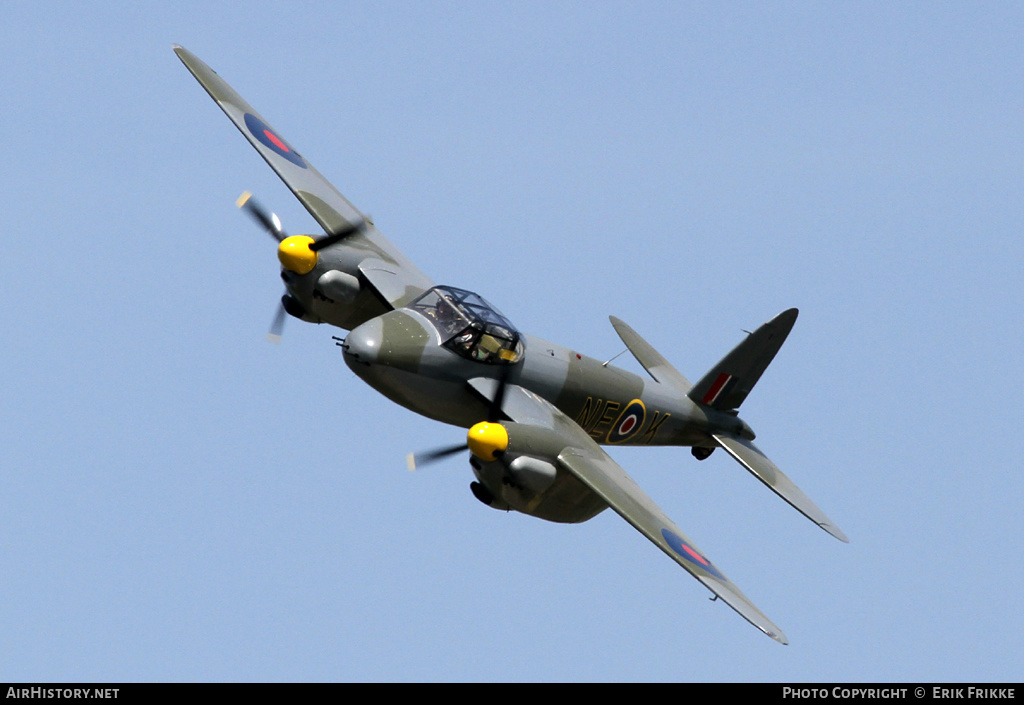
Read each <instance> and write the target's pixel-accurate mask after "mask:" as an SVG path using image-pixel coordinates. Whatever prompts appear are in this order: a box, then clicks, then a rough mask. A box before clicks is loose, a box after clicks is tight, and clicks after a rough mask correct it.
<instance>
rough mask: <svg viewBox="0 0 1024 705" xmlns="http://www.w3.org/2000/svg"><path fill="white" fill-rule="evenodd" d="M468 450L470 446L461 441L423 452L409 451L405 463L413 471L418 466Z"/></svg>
mask: <svg viewBox="0 0 1024 705" xmlns="http://www.w3.org/2000/svg"><path fill="white" fill-rule="evenodd" d="M466 450H469V446H468V445H466V444H465V443H460V444H458V445H456V446H447V447H445V448H436V449H434V450H428V451H426V452H423V453H409V455H407V456H405V464H406V466H407V467H408V468H409V470H410V471H412V470H415V469H416V468H417V467H418V466H421V465H430V464H432V463H436V462H438V461H439V460H444V459H445V458H447V457H448V456H450V455H456V454H457V453H461V452H463V451H466Z"/></svg>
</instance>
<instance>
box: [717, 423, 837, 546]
mask: <svg viewBox="0 0 1024 705" xmlns="http://www.w3.org/2000/svg"><path fill="white" fill-rule="evenodd" d="M714 439H715V440H716V441H717V442H718V445H720V446H722V448H724V449H725V452H727V453H728V454H729V455H731V456H732V457H734V458H735V459H736V460H737V461H738V462H739V463H740V465H742V466H743V467H745V468H746V469H747V470H749V471H750V472H751V473H752V474H753V475H754V476H755V477H757V479H758V480H760V481H761V482H763V483H764V484H766V485H768V487H770V488H771V490H772V491H773V492H774V493H775V494H777V495H779V496H780V497H782V498H783V499H784V500H786V501H787V502H789V503H790V504H791V505H793V506H794V507H795V508H796V510H797V511H798V512H800V513H801V514H803V515H804V516H805V517H807V518H808V519H810V520H811V521H813V522H814V523H815V524H817V525H818V526H820V527H821V528H822V529H824V530H825V531H827V532H828V533H830V534H832V535H833V536H835V537H836V538H837V539H839V540H840V541H842V542H843V543H850V539H848V538H846V534H844V533H843V532H842V531H841V530H840V529H839V527H838V526H836V525H835V523H834V522H833V521H832V520H831V519H829V518H828V517H827V516H826V515H825V512H823V511H821V510H820V509H818V505H816V504H815V503H814V502H812V501H811V500H810V498H809V497H808V496H807V495H805V494H804V493H803V492H802V491H801V490H800V488H799V487H797V486H796V485H794V484H793V481H792V480H790V479H789V478H788V477H786V476H785V474H783V472H782V471H781V470H779V469H778V468H777V467H775V463H773V462H772V461H771V460H769V459H768V457H767V456H766V455H765V454H764V453H762V452H761V449H760V448H758V447H757V446H756V445H754V444H753V443H751V442H750V441H748V440H745V439H743V438H739V437H737V436H733V435H731V434H725V433H716V434H714Z"/></svg>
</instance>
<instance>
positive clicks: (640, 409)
mask: <svg viewBox="0 0 1024 705" xmlns="http://www.w3.org/2000/svg"><path fill="white" fill-rule="evenodd" d="M646 418H647V408H646V407H645V406H644V403H643V402H642V401H640V400H639V399H634V400H633V401H631V402H629V404H627V405H626V408H625V409H623V410H622V413H621V414H619V418H618V420H617V421H616V422H615V424H614V425H613V426H612V427H611V430H610V431H608V438H607V442H608V443H625V442H626V441H628V440H629V439H630V438H632V437H633V436H635V435H636V434H637V433H639V432H640V427H641V426H643V425H644V419H646Z"/></svg>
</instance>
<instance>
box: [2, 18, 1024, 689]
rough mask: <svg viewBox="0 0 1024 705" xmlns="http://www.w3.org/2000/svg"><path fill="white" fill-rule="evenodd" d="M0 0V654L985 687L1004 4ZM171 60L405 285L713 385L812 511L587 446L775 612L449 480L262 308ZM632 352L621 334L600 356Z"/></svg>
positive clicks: (1003, 140) (461, 474)
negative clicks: (753, 355)
mask: <svg viewBox="0 0 1024 705" xmlns="http://www.w3.org/2000/svg"><path fill="white" fill-rule="evenodd" d="M506 5H507V3H488V2H472V3H454V2H452V3H447V2H446V3H440V2H439V3H412V2H394V3H383V2H382V3H362V2H360V3H350V2H332V3H301V4H298V3H294V4H287V5H280V4H268V3H261V2H250V3H218V4H214V5H213V6H212V7H211V6H209V4H207V3H190V2H182V3H174V4H170V3H88V4H87V3H81V4H77V3H75V4H69V3H5V4H4V5H3V6H2V8H0V38H2V42H0V56H2V57H3V63H4V67H5V68H4V71H3V72H0V91H2V95H3V104H4V106H5V107H4V109H3V110H2V111H0V128H2V129H3V135H4V137H5V142H6V144H7V153H6V160H5V167H4V168H3V169H2V170H0V187H2V189H0V192H2V194H3V196H2V199H3V201H2V203H3V216H2V223H3V228H2V230H3V233H4V242H5V244H6V251H5V256H4V257H3V258H2V264H0V267H2V272H3V292H4V297H5V300H6V305H5V306H3V307H2V309H0V327H2V330H3V332H4V335H3V336H2V337H0V346H2V354H3V360H4V365H3V368H2V370H3V371H2V373H0V379H2V385H3V386H2V388H3V394H2V396H0V448H2V451H0V452H2V455H0V458H2V467H3V471H2V472H0V562H2V564H3V566H4V569H3V571H2V573H0V576H2V577H0V634H2V635H3V636H2V637H0V679H2V680H12V681H166V680H170V681H221V680H230V681H249V680H285V681H290V680H330V681H336V680H470V681H508V680H514V681H537V680H539V681H546V680H616V681H618V680H656V681H660V680H665V681H692V680H697V681H780V682H807V681H904V682H914V681H976V682H981V681H1005V680H1010V681H1019V680H1020V677H1021V667H1020V654H1021V653H1022V652H1024V636H1022V635H1024V618H1022V616H1021V615H1022V611H1021V609H1020V608H1019V606H1018V605H1017V604H1016V600H1017V599H1018V597H1019V594H1020V584H1021V582H1022V579H1024V561H1022V559H1021V553H1022V551H1021V549H1022V547H1024V544H1022V538H1021V537H1022V531H1021V528H1022V527H1021V516H1020V507H1021V502H1022V495H1024V480H1022V474H1021V472H1020V458H1021V457H1022V455H1024V448H1022V445H1024V444H1022V441H1021V434H1020V430H1019V426H1020V422H1021V420H1022V417H1021V411H1020V399H1021V397H1022V393H1024V373H1022V369H1021V367H1022V366H1021V353H1020V351H1021V349H1022V348H1024V326H1022V325H1021V324H1022V313H1021V312H1022V307H1021V300H1022V291H1021V288H1022V287H1021V270H1022V262H1024V245H1022V244H1021V230H1022V225H1024V217H1022V216H1024V210H1022V205H1021V204H1022V198H1021V196H1022V193H1024V191H1022V185H1024V183H1022V182H1024V178H1022V177H1024V133H1022V128H1021V124H1022V122H1021V116H1022V113H1024V93H1022V91H1021V86H1022V85H1024V55H1022V54H1024V43H1022V42H1021V41H1020V40H1021V36H1022V35H1024V10H1022V9H1021V7H1020V6H1019V5H1018V4H1015V3H985V2H979V3H970V4H953V3H900V4H898V5H895V6H894V5H893V4H891V3H788V2H787V3H772V4H766V3H730V4H728V5H725V6H724V7H723V6H721V5H720V4H714V3H710V4H700V3H698V4H693V3H683V2H678V3H612V2H603V3H555V4H552V3H529V2H527V3H516V4H515V7H514V8H510V7H507V6H506ZM172 43H180V44H182V45H184V46H185V47H187V48H188V49H190V50H191V51H193V52H194V53H196V54H197V55H198V56H199V57H200V58H202V59H203V60H204V61H206V62H207V63H209V64H210V65H211V66H212V67H213V68H214V69H216V70H217V71H218V72H219V73H220V74H221V76H223V77H224V78H225V79H226V80H227V81H228V82H229V83H230V84H231V85H232V86H233V87H234V88H236V89H237V90H238V91H239V92H240V93H241V94H242V95H243V96H245V97H246V99H247V100H248V101H249V102H250V103H252V104H253V105H254V106H255V107H256V108H257V110H259V111H260V112H261V113H262V114H263V116H264V117H265V118H267V120H268V121H269V122H270V123H271V124H272V125H273V126H274V127H275V128H276V129H277V130H278V131H279V132H280V133H282V134H283V135H284V136H285V137H286V138H287V139H288V141H289V142H290V143H292V144H293V145H295V147H296V148H297V149H299V150H300V151H301V152H302V153H303V155H304V156H306V157H307V158H308V159H309V160H310V161H311V162H312V163H313V164H315V165H316V166H317V168H318V169H319V170H320V171H321V172H323V173H324V174H325V175H326V176H327V177H328V178H329V179H331V180H332V182H333V183H334V184H335V185H336V186H337V187H338V188H339V189H340V190H341V191H342V192H343V193H344V194H346V196H348V197H349V199H350V200H352V201H353V202H354V203H355V204H356V205H357V206H359V207H360V208H361V209H363V210H365V211H368V212H369V213H371V214H373V216H374V219H375V221H376V223H377V225H378V227H380V228H381V229H382V230H383V231H384V232H385V233H386V234H387V236H388V237H389V238H390V239H391V240H392V241H393V242H394V243H395V244H396V245H398V246H399V247H400V248H402V249H403V251H404V252H405V253H406V254H407V255H408V256H409V257H411V258H412V259H413V260H414V261H416V262H417V263H418V264H419V266H420V267H421V269H423V271H425V272H426V273H427V274H428V275H430V276H431V277H433V278H434V279H435V280H436V281H438V282H440V283H447V284H453V285H457V286H462V287H464V288H469V289H472V290H475V291H478V292H479V293H481V294H482V295H483V296H485V297H487V298H488V299H489V300H491V301H492V302H493V303H494V304H496V305H497V306H498V307H499V308H501V309H502V310H503V311H504V312H505V313H506V314H507V315H508V316H509V317H510V318H511V319H512V320H513V321H514V322H515V323H516V324H517V325H518V327H520V328H521V329H523V330H525V331H527V332H530V333H533V334H535V335H539V336H541V337H544V338H548V339H551V340H555V341H558V342H560V343H563V344H565V345H569V346H573V347H576V348H578V349H579V350H581V351H584V352H586V353H587V354H590V355H593V356H595V357H611V356H613V355H615V354H616V353H619V352H620V351H621V350H622V345H621V343H620V342H619V341H618V338H617V337H616V336H615V333H614V331H613V330H612V328H611V326H610V325H609V323H608V321H607V316H608V315H609V314H612V315H616V316H618V317H620V318H622V319H624V320H625V321H627V322H628V323H629V324H630V325H631V326H633V327H634V328H635V329H636V330H637V331H639V332H640V333H641V334H642V335H643V336H645V337H646V338H647V339H648V340H649V341H650V342H651V343H652V344H653V345H654V346H655V347H657V348H658V349H659V350H660V351H661V352H662V353H663V354H664V355H665V356H666V357H668V358H669V359H670V360H672V361H673V362H674V363H675V364H676V366H677V367H679V369H680V370H681V371H682V372H683V373H684V374H686V375H687V376H689V377H691V379H695V378H697V377H699V376H700V375H701V374H703V373H704V372H705V371H706V370H707V369H708V368H710V367H711V365H713V364H714V363H715V362H716V361H717V360H718V358H719V357H721V355H723V354H724V353H725V352H727V351H728V350H729V349H730V348H731V347H732V346H733V345H734V344H736V343H737V342H738V341H739V340H740V338H741V337H742V336H743V333H742V330H743V329H748V330H750V329H752V328H753V327H755V326H757V325H759V324H760V323H762V322H763V321H765V320H767V319H769V318H771V317H772V316H774V315H775V314H776V313H778V312H779V311H782V310H784V309H786V308H789V307H791V306H796V307H798V308H800V310H801V315H800V319H799V320H798V322H797V324H796V327H795V329H794V331H793V334H792V335H791V336H790V338H789V340H788V342H787V343H786V345H785V346H784V347H783V349H782V351H781V353H780V354H779V357H778V358H777V359H776V361H775V363H773V365H772V367H771V368H769V370H768V372H767V373H766V375H765V377H764V378H763V379H762V381H761V382H760V383H759V385H758V387H757V389H756V390H755V391H754V393H753V394H752V395H751V396H750V398H749V399H748V400H747V402H746V403H745V405H744V409H743V410H744V418H745V419H746V420H747V421H748V422H749V423H750V424H751V425H752V426H753V427H754V429H755V430H756V431H757V433H758V443H759V445H760V446H761V447H762V448H763V449H764V450H765V451H766V452H767V453H768V454H769V455H770V456H771V457H772V458H773V460H774V461H775V462H776V463H777V464H778V465H779V466H780V467H781V468H782V469H783V470H784V471H785V472H786V473H787V474H788V475H789V476H790V477H791V478H792V479H793V480H794V481H795V482H796V483H797V484H798V485H799V486H800V487H801V488H802V489H803V490H804V491H805V492H806V493H807V494H808V495H809V496H810V497H812V498H813V499H814V500H815V501H816V502H817V503H818V504H819V506H821V507H822V508H823V509H824V510H825V512H826V513H827V514H829V515H830V516H831V517H832V518H833V519H835V521H836V522H837V523H838V524H839V526H840V527H842V529H843V530H844V531H845V532H846V533H847V534H848V535H849V537H850V539H851V543H850V544H849V545H844V544H841V543H839V542H838V541H835V540H834V539H832V538H831V537H829V536H828V535H827V534H825V533H824V532H822V531H820V530H818V529H816V528H815V527H814V526H812V525H811V524H810V523H809V522H807V520H806V519H804V518H803V517H801V516H800V515H798V514H797V513H796V512H795V511H793V510H792V509H791V508H789V507H788V506H787V505H785V504H784V503H783V502H782V501H781V500H779V499H778V498H777V497H775V496H774V495H773V494H772V493H771V492H769V491H768V490H767V489H766V488H764V487H763V486H762V485H761V484H760V483H759V482H757V481H756V480H755V479H754V478H752V477H750V476H749V475H748V474H747V473H746V472H745V471H744V470H743V469H742V468H740V467H739V466H738V465H736V464H735V463H733V462H732V461H731V460H729V459H728V458H726V457H724V456H722V455H721V454H720V453H719V454H715V456H713V457H712V458H710V459H709V460H707V461H706V462H704V463H699V464H698V463H697V462H696V461H694V460H693V459H692V458H691V457H690V455H689V453H688V451H686V450H685V449H628V448H627V449H616V450H615V451H614V452H613V455H614V457H615V458H616V459H617V460H618V461H619V462H620V463H621V464H622V465H623V467H625V468H626V469H627V471H628V472H630V474H631V475H632V476H633V477H634V478H635V479H636V480H637V481H638V482H639V483H640V485H641V486H643V487H644V488H645V489H646V490H647V492H648V493H649V494H650V495H651V496H652V497H653V498H654V499H655V500H656V501H657V502H658V503H659V504H660V505H661V506H662V508H663V509H665V511H666V512H667V513H668V514H669V515H670V516H671V517H672V518H673V519H674V520H675V521H676V523H678V524H679V526H680V527H682V528H683V530H684V531H685V532H686V533H687V534H688V535H689V536H690V538H692V539H693V540H694V542H696V543H697V545H698V546H700V548H701V549H702V550H703V551H704V552H705V553H707V554H708V555H709V556H710V557H711V558H712V559H713V560H714V561H715V563H716V564H717V565H718V566H719V567H721V569H722V570H723V571H724V572H725V573H726V574H727V575H729V577H730V578H731V579H732V580H733V581H734V582H736V583H737V584H738V585H739V586H740V587H741V588H742V589H743V591H744V592H745V593H746V594H747V595H748V596H749V597H750V598H751V599H752V600H753V601H754V602H755V603H756V604H757V605H758V606H759V607H760V608H761V609H762V610H763V611H764V612H765V613H766V614H767V615H768V616H769V617H770V618H771V619H772V620H773V621H775V622H776V623H777V624H778V625H779V626H780V627H781V628H782V629H783V630H784V631H785V632H786V634H787V635H788V637H789V639H790V645H789V646H786V647H781V646H779V645H777V644H775V643H774V642H772V641H771V640H769V639H767V638H765V637H764V636H763V635H761V634H759V633H758V632H757V631H756V630H754V629H753V628H752V627H750V626H749V625H748V624H747V623H746V622H745V621H743V620H742V619H741V618H739V617H738V616H736V615H735V614H734V613H733V612H732V611H731V610H730V609H729V608H728V607H726V606H725V605H723V604H722V603H720V602H719V603H711V602H709V601H708V599H707V598H708V597H709V596H710V595H709V593H708V592H707V591H706V590H705V589H704V588H702V587H701V586H700V585H699V584H698V583H696V581H694V580H692V579H691V578H690V577H688V576H687V575H686V574H685V573H684V572H683V571H681V570H680V569H679V568H678V566H676V565H675V564H674V563H672V562H671V561H669V560H668V559H667V558H666V557H665V556H664V555H662V554H661V553H660V552H659V551H658V550H657V549H656V548H654V547H653V546H652V545H650V544H649V542H647V541H646V540H645V539H644V538H643V537H641V536H640V535H639V534H637V533H636V532H635V531H633V530H632V529H631V528H630V527H629V526H628V525H626V524H625V523H624V522H623V521H621V520H620V519H619V518H618V517H617V516H616V515H614V514H613V513H611V512H605V513H604V514H602V515H600V516H598V517H597V518H595V519H594V520H592V521H590V522H588V523H586V524H583V525H578V526H560V525H554V524H548V523H544V522H541V521H538V520H534V519H530V518H528V517H524V516H521V515H515V514H509V515H506V514H503V513H499V512H495V511H493V510H489V509H487V508H486V507H484V506H483V505H481V504H479V503H478V502H477V501H476V500H475V499H473V497H472V496H471V494H470V492H469V489H468V483H469V481H470V480H471V479H472V477H471V473H470V469H469V467H468V465H467V464H465V463H464V462H463V461H461V460H458V459H456V460H452V461H451V462H448V463H445V464H443V465H439V466H436V467H432V468H430V469H429V470H425V471H421V472H417V473H413V474H410V473H408V472H407V471H406V470H405V465H404V456H405V454H406V453H407V452H409V451H412V450H419V449H423V448H430V447H433V446H437V445H443V444H448V443H453V442H457V440H458V439H459V438H460V437H461V433H460V431H459V430H458V429H454V428H452V427H445V426H442V425H440V424H437V423H434V422H431V421H428V420H426V419H422V418H419V417H416V416H414V415H413V414H411V413H410V412H407V411H405V410H403V409H401V408H399V407H397V406H395V405H393V404H391V403H390V402H388V401H387V400H386V399H384V398H383V397H380V396H379V395H377V394H376V393H375V392H374V391H373V390H371V389H370V388H369V387H367V386H366V385H364V384H363V383H362V382H361V381H360V380H358V379H357V378H356V377H355V376H354V375H352V374H351V373H350V372H349V370H348V369H347V368H346V367H345V366H344V364H343V362H342V360H341V357H340V353H339V351H338V350H337V349H336V348H335V347H334V345H333V342H332V341H331V336H332V335H334V334H338V333H337V331H336V330H330V329H328V328H326V327H318V326H311V325H306V324H301V323H300V322H298V321H294V320H292V321H290V322H289V325H288V328H287V330H286V332H285V338H284V341H283V342H282V344H281V345H279V346H273V345H269V344H267V343H265V342H264V335H265V333H266V330H267V328H268V327H269V325H270V321H271V318H272V316H273V313H274V309H275V306H276V300H277V298H278V297H279V295H280V289H281V286H280V282H279V279H278V276H277V263H276V258H275V256H274V251H273V244H272V242H271V241H270V240H269V239H268V238H267V237H266V235H264V234H263V233H261V232H260V231H259V230H258V229H257V228H256V227H254V226H253V225H252V224H251V223H250V222H249V221H248V219H247V218H245V217H244V216H243V215H241V214H239V213H238V212H237V210H236V209H235V207H234V200H235V198H236V197H237V196H238V194H239V193H240V192H242V191H243V190H245V189H249V190H252V191H253V192H255V193H256V194H257V196H258V197H259V198H260V199H261V200H262V201H263V202H264V203H266V204H267V205H268V206H270V207H272V208H273V209H274V210H275V211H277V212H278V214H279V215H280V216H281V218H282V219H283V221H284V223H285V226H286V228H287V229H289V231H290V232H301V231H310V232H315V227H316V226H315V224H314V222H313V221H312V219H311V218H310V217H309V216H308V215H307V214H306V213H305V212H304V211H303V210H302V208H301V206H299V204H298V203H297V202H296V201H295V200H294V199H293V198H292V197H291V196H290V194H289V193H288V192H287V190H286V189H285V188H284V186H283V185H282V184H280V182H278V180H277V178H276V177H275V176H274V175H273V173H272V172H270V170H269V169H267V168H266V166H265V165H264V164H263V162H262V160H260V159H259V157H258V156H257V155H256V153H255V152H254V151H253V150H252V149H251V148H250V147H249V146H248V145H247V144H246V143H245V141H244V140H243V139H242V138H241V136H240V135H239V134H238V133H237V132H236V130H235V129H234V128H233V127H232V126H231V124H230V123H229V122H228V121H227V119H226V118H225V117H224V116H223V115H222V114H221V112H220V111H219V110H218V108H217V107H216V106H215V105H214V103H213V102H212V101H211V100H210V99H209V98H208V97H207V95H206V94H205V92H204V91H203V90H202V89H201V88H200V86H199V85H198V84H197V83H196V82H195V81H194V79H193V78H192V77H191V76H190V75H189V74H188V72H187V71H186V70H185V68H184V67H183V66H182V65H181V64H180V63H179V61H178V59H177V58H176V57H175V56H174V54H173V52H172V51H171V44H172ZM627 358H628V355H627V356H624V357H622V358H619V360H618V361H617V362H620V363H622V365H623V366H624V367H626V368H628V369H631V370H638V369H639V368H638V367H637V366H636V365H635V363H633V362H632V361H631V360H628V359H627Z"/></svg>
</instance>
